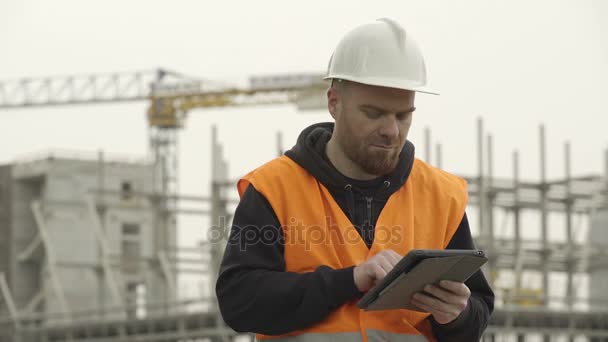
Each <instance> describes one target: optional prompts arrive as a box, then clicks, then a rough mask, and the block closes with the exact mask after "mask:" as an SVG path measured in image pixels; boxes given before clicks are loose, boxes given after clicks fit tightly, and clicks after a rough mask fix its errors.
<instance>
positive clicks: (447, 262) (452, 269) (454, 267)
mask: <svg viewBox="0 0 608 342" xmlns="http://www.w3.org/2000/svg"><path fill="white" fill-rule="evenodd" d="M487 260H488V259H487V258H485V257H476V256H471V255H462V256H450V257H443V258H429V259H425V260H422V261H421V262H420V263H419V264H418V265H416V267H414V268H413V269H412V270H411V271H410V272H408V273H406V274H404V275H403V276H401V277H399V278H398V279H396V280H395V281H394V282H393V283H391V284H390V285H389V286H388V287H386V288H385V289H384V290H383V291H382V292H381V293H380V295H379V297H378V298H377V299H376V300H375V301H373V302H371V303H370V304H369V305H368V306H367V307H365V308H364V310H366V311H375V310H394V309H408V310H414V311H422V310H420V309H418V308H417V307H416V306H414V305H412V304H410V300H411V298H412V296H413V295H414V294H415V293H417V292H422V291H423V290H424V286H426V285H427V284H437V283H439V281H441V280H453V281H459V282H464V281H466V280H467V279H468V278H469V277H470V276H471V275H473V273H475V272H476V271H477V270H478V269H479V268H480V267H481V266H482V265H483V264H484V263H486V261H487Z"/></svg>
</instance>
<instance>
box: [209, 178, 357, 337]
mask: <svg viewBox="0 0 608 342" xmlns="http://www.w3.org/2000/svg"><path fill="white" fill-rule="evenodd" d="M283 242H284V237H283V232H282V229H281V227H280V223H279V220H278V219H277V217H276V215H275V213H274V211H273V210H272V207H271V206H270V203H269V202H268V201H267V200H266V198H264V196H263V195H261V194H260V193H259V192H258V191H257V190H256V189H255V188H254V187H253V186H251V185H250V186H249V187H248V188H247V190H246V191H245V193H244V195H243V198H242V199H241V201H240V203H239V205H238V207H237V209H236V211H235V214H234V220H233V224H232V228H231V231H230V236H229V239H228V243H227V245H226V250H225V252H224V257H223V260H222V263H221V266H220V271H219V276H218V280H217V283H216V294H217V299H218V303H219V308H220V312H221V314H222V317H223V318H224V321H225V322H226V324H227V325H228V326H230V327H231V328H232V329H234V330H236V331H238V332H255V333H262V334H266V335H279V334H285V333H288V332H291V331H294V330H299V329H303V328H306V327H308V326H310V325H312V324H314V323H317V322H320V321H322V320H323V319H324V318H325V317H326V316H327V315H328V314H329V313H330V312H331V311H333V310H334V309H336V308H338V307H339V306H341V305H342V304H343V303H344V302H346V301H348V300H350V299H352V298H355V297H357V296H359V295H360V292H359V291H358V289H357V287H356V285H355V282H354V277H353V267H349V268H345V269H337V270H334V269H332V268H330V267H328V266H320V267H318V268H317V269H316V270H315V271H314V272H308V273H293V272H286V271H285V260H284V257H283V252H284V245H283Z"/></svg>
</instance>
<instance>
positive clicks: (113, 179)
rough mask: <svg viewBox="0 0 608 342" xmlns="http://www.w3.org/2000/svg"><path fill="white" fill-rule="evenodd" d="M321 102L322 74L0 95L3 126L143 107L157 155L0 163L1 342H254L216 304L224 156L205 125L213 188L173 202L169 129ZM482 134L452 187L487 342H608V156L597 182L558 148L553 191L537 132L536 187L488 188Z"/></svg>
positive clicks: (37, 86) (225, 214) (48, 82)
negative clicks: (59, 109)
mask: <svg viewBox="0 0 608 342" xmlns="http://www.w3.org/2000/svg"><path fill="white" fill-rule="evenodd" d="M326 89H327V83H326V82H324V81H322V80H321V74H296V75H271V76H257V77H254V78H251V79H250V80H249V84H248V85H246V86H242V87H225V86H218V85H208V84H207V83H205V82H202V81H198V80H195V79H190V78H185V77H183V76H181V75H179V74H177V73H172V72H170V71H166V70H156V71H153V72H141V73H140V72H137V73H123V74H110V75H84V76H78V77H57V78H41V79H28V80H27V81H23V80H16V81H9V82H0V120H1V114H2V113H1V111H2V110H7V109H16V108H26V107H28V108H31V107H39V109H38V110H39V111H41V112H42V111H44V110H45V108H46V107H50V106H58V105H80V106H89V105H97V104H100V103H112V102H116V103H121V102H129V101H147V103H148V105H149V106H148V111H147V114H146V115H147V118H148V123H149V127H148V129H149V138H150V139H149V148H150V154H149V155H150V156H151V157H149V158H145V157H142V158H141V159H139V160H134V159H124V158H119V157H114V156H112V155H111V154H108V153H106V152H104V151H99V153H97V154H92V155H91V154H88V155H87V154H78V153H66V152H61V151H60V152H57V153H47V154H42V155H35V156H30V157H28V158H27V159H19V160H15V161H14V162H12V163H8V164H5V165H1V166H0V237H2V238H1V239H0V341H20V342H29V341H48V342H50V341H57V342H58V341H74V342H75V341H82V342H84V341H91V342H93V341H96V342H101V341H104V342H106V341H107V342H111V341H241V340H243V341H247V340H253V335H246V334H245V335H244V334H237V333H236V332H234V331H232V330H231V329H230V328H229V327H227V326H226V325H225V324H224V323H223V320H222V317H221V315H220V314H219V311H218V308H217V302H216V299H215V296H214V293H215V292H214V287H213V284H214V283H215V279H216V277H217V272H218V266H219V262H220V260H221V258H222V253H223V251H224V247H225V243H226V241H225V239H226V232H228V231H229V230H230V222H231V217H232V214H233V212H234V209H235V207H236V204H237V203H238V194H237V192H236V186H235V184H236V180H237V179H231V178H229V176H228V175H229V174H230V173H229V172H228V170H229V160H230V156H229V155H225V152H224V149H223V146H222V142H221V141H220V140H219V138H218V132H217V129H216V128H213V129H212V131H211V132H209V139H210V140H211V146H212V149H211V150H210V151H207V153H208V154H209V155H210V156H211V160H212V163H211V164H210V165H208V166H207V168H208V170H209V172H210V174H211V179H212V182H211V183H212V184H210V189H211V191H210V192H209V193H189V194H184V193H179V192H178V191H177V189H178V187H177V184H178V176H177V175H178V166H179V161H178V153H177V150H178V139H177V137H178V132H179V131H180V130H181V129H183V128H184V120H185V118H186V116H187V114H188V113H189V112H190V111H192V110H193V109H203V110H204V109H206V108H214V107H237V106H241V107H247V106H255V105H260V104H267V105H271V104H291V105H294V106H295V107H296V108H297V109H298V110H311V109H322V108H323V106H324V102H323V101H324V99H323V96H324V93H325V91H326ZM277 131H279V133H277V155H279V154H280V153H282V151H283V150H284V148H283V146H282V139H281V135H280V129H279V128H278V127H277ZM476 134H477V149H478V153H477V160H478V165H477V167H478V173H477V174H472V175H459V176H461V177H463V178H465V179H466V180H467V182H468V185H469V186H468V189H469V190H468V191H469V207H468V209H467V211H468V213H469V215H470V216H471V218H473V220H475V222H476V223H477V226H476V227H472V230H473V231H474V232H475V236H474V238H475V240H476V244H477V246H478V247H479V248H481V249H483V250H484V251H486V254H487V255H488V257H489V262H488V263H487V265H486V266H484V273H485V275H486V277H487V278H488V279H489V280H490V282H491V285H492V288H493V289H494V291H495V293H496V307H495V310H494V313H493V315H492V317H491V321H490V325H489V327H488V329H487V330H486V333H485V335H484V338H483V340H484V341H535V340H540V341H594V342H595V341H608V292H607V291H605V290H604V288H603V287H604V286H605V284H606V283H608V252H607V250H608V249H607V248H606V247H607V246H608V232H607V231H606V229H608V150H606V151H601V150H598V151H590V153H592V154H594V155H595V154H597V158H601V159H602V160H603V163H604V164H605V172H604V173H603V174H591V175H574V174H572V172H571V165H570V145H569V144H568V143H566V144H565V145H564V146H563V147H562V149H563V177H561V178H558V179H554V178H552V179H549V178H548V177H547V174H546V173H547V172H546V154H547V149H548V148H553V147H548V146H547V143H546V137H545V127H544V126H540V127H539V130H538V146H537V149H536V151H537V154H536V155H537V156H538V158H537V160H538V165H539V170H540V174H539V177H538V179H539V180H540V181H537V182H530V181H527V180H524V179H522V178H521V170H520V162H519V158H520V156H519V153H518V152H517V151H514V152H513V154H512V156H511V158H512V161H511V165H512V176H511V177H508V178H498V177H495V176H494V172H493V171H494V159H495V157H494V155H493V139H492V135H491V134H489V133H488V132H486V131H485V130H484V123H483V121H482V120H481V119H480V120H479V121H478V122H477V133H476ZM420 145H421V146H422V147H423V148H422V151H423V152H422V153H421V155H420V156H419V158H422V159H424V160H426V161H427V162H429V163H431V164H433V165H436V166H438V167H441V165H442V156H441V154H442V146H441V145H438V144H436V145H434V144H432V142H431V139H430V128H429V129H427V130H426V134H425V141H424V142H422V143H421V144H420ZM433 156H434V158H432V157H433ZM179 215H188V216H196V217H199V218H203V219H204V222H208V225H207V226H206V227H202V228H201V229H204V230H206V231H207V233H206V236H207V239H202V240H201V241H198V242H197V246H198V247H196V248H192V247H184V246H180V243H179V239H178V235H179V234H182V233H183V231H182V230H180V225H181V223H180V220H178V219H177V218H178V217H181V216H179ZM524 227H525V228H524ZM524 230H525V231H527V232H529V231H531V230H534V231H535V232H537V236H538V238H534V239H530V238H527V237H526V234H524ZM528 235H529V234H528ZM556 236H557V237H558V238H556ZM185 278H189V279H195V280H196V283H197V284H201V287H202V288H201V290H200V291H197V293H196V295H194V296H188V294H184V293H180V288H179V286H178V285H177V284H178V283H179V282H180V281H181V280H182V279H185Z"/></svg>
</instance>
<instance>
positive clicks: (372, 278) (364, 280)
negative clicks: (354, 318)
mask: <svg viewBox="0 0 608 342" xmlns="http://www.w3.org/2000/svg"><path fill="white" fill-rule="evenodd" d="M399 260H401V255H399V254H398V253H397V252H395V251H394V250H392V249H386V250H383V251H381V252H379V253H378V254H376V255H374V256H373V257H371V258H369V259H368V260H367V261H365V262H362V263H361V264H359V265H357V266H356V267H355V269H354V270H353V274H354V277H355V285H357V288H358V289H359V291H361V292H364V291H367V290H369V289H370V288H371V287H372V286H374V285H376V284H377V283H378V282H379V281H380V280H382V279H383V278H384V277H385V276H386V274H387V273H388V272H389V271H390V270H392V269H393V267H394V266H395V265H396V264H397V263H398V262H399Z"/></svg>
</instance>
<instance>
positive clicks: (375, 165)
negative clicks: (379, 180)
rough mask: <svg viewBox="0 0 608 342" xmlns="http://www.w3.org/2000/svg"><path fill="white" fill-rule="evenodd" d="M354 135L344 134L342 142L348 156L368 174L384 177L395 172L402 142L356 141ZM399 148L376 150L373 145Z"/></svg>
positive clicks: (385, 140) (378, 139) (381, 140)
mask: <svg viewBox="0 0 608 342" xmlns="http://www.w3.org/2000/svg"><path fill="white" fill-rule="evenodd" d="M353 136H354V135H352V134H343V135H342V139H339V140H341V141H340V145H341V147H342V150H343V151H344V153H345V154H346V156H347V157H348V158H349V159H350V160H352V161H353V162H355V163H356V164H357V165H359V167H360V168H361V169H362V170H363V171H365V172H366V173H369V174H372V175H377V176H383V175H386V174H389V173H391V172H393V171H394V170H395V168H396V167H397V163H398V162H399V154H400V153H401V147H402V142H401V141H388V140H387V139H384V140H383V139H381V138H377V139H376V140H374V141H369V140H367V139H366V140H364V141H356V140H355V139H353ZM372 144H376V145H384V146H399V147H395V148H393V149H386V150H384V149H380V148H374V147H372V146H371V145H372Z"/></svg>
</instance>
